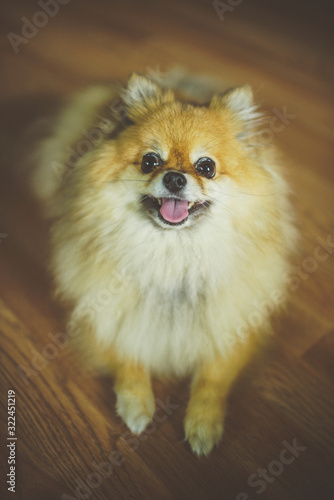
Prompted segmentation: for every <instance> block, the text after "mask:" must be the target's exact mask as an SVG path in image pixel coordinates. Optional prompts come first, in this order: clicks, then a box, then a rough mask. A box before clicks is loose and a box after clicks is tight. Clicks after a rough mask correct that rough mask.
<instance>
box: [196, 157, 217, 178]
mask: <svg viewBox="0 0 334 500" xmlns="http://www.w3.org/2000/svg"><path fill="white" fill-rule="evenodd" d="M195 170H196V172H197V173H198V174H199V175H202V176H203V177H206V178H207V179H212V178H213V177H214V176H215V174H216V165H215V162H214V161H213V160H211V158H200V159H199V160H198V161H197V162H196V163H195Z"/></svg>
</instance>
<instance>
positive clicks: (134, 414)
mask: <svg viewBox="0 0 334 500" xmlns="http://www.w3.org/2000/svg"><path fill="white" fill-rule="evenodd" d="M116 409H117V413H118V415H119V416H120V417H121V418H122V420H123V421H124V423H125V424H126V425H127V426H128V428H129V429H130V431H131V432H133V434H141V433H142V432H143V431H144V430H145V429H146V427H147V426H148V424H149V423H150V422H151V421H152V418H153V415H154V411H155V404H154V397H153V394H150V395H146V396H138V395H136V394H133V393H131V392H126V393H118V394H117V404H116Z"/></svg>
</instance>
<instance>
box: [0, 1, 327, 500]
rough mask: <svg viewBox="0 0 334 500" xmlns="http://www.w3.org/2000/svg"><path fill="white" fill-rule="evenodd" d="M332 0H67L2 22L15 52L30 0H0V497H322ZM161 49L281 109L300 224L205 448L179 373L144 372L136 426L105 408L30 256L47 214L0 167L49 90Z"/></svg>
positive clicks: (39, 264) (143, 60) (169, 60)
mask: <svg viewBox="0 0 334 500" xmlns="http://www.w3.org/2000/svg"><path fill="white" fill-rule="evenodd" d="M59 1H60V0H59ZM63 3H65V2H63ZM216 3H217V2H216ZM237 4H238V5H237ZM226 5H227V7H226ZM330 5H331V4H330V3H328V4H327V3H324V2H314V1H312V2H307V1H306V2H305V1H304V2H302V1H296V2H289V1H287V0H281V1H279V2H276V1H271V2H269V1H268V2H265V1H254V0H244V1H242V0H241V1H240V2H236V1H235V0H234V1H232V0H226V2H225V7H221V8H220V16H221V17H222V16H223V17H224V19H220V17H219V14H218V13H217V12H216V10H215V8H214V6H213V4H212V2H211V1H203V2H201V1H191V0H186V1H179V2H178V1H176V0H172V1H171V0H168V1H167V0H166V1H165V2H159V1H153V0H152V1H145V2H143V1H142V2H136V1H134V0H125V1H117V2H113V1H103V0H97V1H94V2H88V1H80V2H79V1H78V0H70V1H69V2H68V3H67V4H64V5H59V12H58V13H57V14H56V15H54V17H51V16H50V17H49V18H48V19H47V20H48V22H47V23H46V24H45V22H44V21H45V16H44V18H43V16H42V17H41V16H40V17H36V16H35V20H36V21H37V23H39V24H43V23H44V24H45V26H43V27H40V28H38V29H37V32H36V33H35V34H34V36H31V33H32V31H30V35H29V36H30V39H25V40H26V41H27V42H28V43H23V42H22V40H21V41H19V42H18V41H17V40H20V39H15V40H16V42H15V43H16V44H17V45H16V49H17V52H18V53H17V54H16V53H15V51H14V48H13V46H12V45H11V43H12V44H14V42H13V40H14V39H13V38H11V41H10V40H9V38H8V37H7V34H8V33H9V32H12V33H15V34H16V35H20V36H22V27H23V25H24V23H25V22H26V21H24V20H22V17H24V16H25V17H26V18H27V19H29V20H31V19H32V18H33V16H34V14H35V13H36V12H37V11H38V10H41V9H40V7H38V4H37V1H36V2H35V1H34V2H27V1H25V2H23V0H22V1H20V0H14V1H13V2H7V6H6V7H2V9H3V12H2V14H1V19H2V28H1V38H0V48H1V53H2V56H1V57H2V61H1V64H2V65H1V68H2V71H1V82H0V89H1V92H0V95H1V111H0V114H1V135H0V137H1V139H0V140H1V143H0V149H1V158H2V160H1V162H2V165H1V196H0V208H1V220H0V257H1V267H0V294H1V301H0V334H1V365H0V373H1V379H0V386H1V405H0V412H1V465H2V470H3V471H6V474H7V473H8V472H9V469H8V468H9V466H8V464H7V457H8V455H9V448H8V447H6V444H7V443H8V440H7V437H8V434H7V391H8V390H14V391H15V393H16V436H17V441H16V458H17V468H16V493H15V494H14V493H9V492H8V491H7V485H6V483H5V480H4V475H3V474H2V475H1V484H0V492H1V498H17V499H24V500H53V499H60V498H64V499H65V498H72V499H73V498H92V499H108V500H110V499H111V500H117V499H154V500H156V499H159V500H160V499H180V500H181V499H182V500H183V499H185V500H187V499H191V500H192V499H199V500H202V499H203V500H204V499H213V500H216V499H217V500H218V499H219V500H222V499H224V500H225V499H227V500H250V499H252V500H254V499H257V498H259V499H265V500H267V499H269V500H329V499H332V498H334V472H333V467H334V404H333V393H334V368H333V366H334V365H333V352H334V247H333V242H334V224H333V220H334V217H333V209H334V203H333V201H334V164H333V142H332V140H333V129H334V123H333V117H334V106H333V86H332V83H333V74H334V71H333V61H332V53H333V43H332V41H333V40H332V36H331V30H332V26H331V23H332V15H331V10H330V9H331V7H330ZM223 11H224V12H223ZM43 20H44V21H43ZM27 29H28V28H26V30H27ZM30 30H31V28H30ZM21 42H22V43H21ZM14 45H15V44H14ZM175 64H179V65H185V66H186V67H188V68H189V69H190V70H193V71H196V72H200V73H207V74H211V75H213V76H218V77H222V78H224V79H226V81H227V82H229V83H230V84H240V83H246V82H247V83H250V84H252V85H253V87H254V89H255V92H256V96H257V99H258V100H259V101H260V102H262V103H263V105H264V106H265V107H266V108H267V109H268V110H269V112H270V113H272V114H273V116H276V117H281V118H278V119H280V120H281V121H280V122H279V123H280V124H281V125H282V126H280V127H278V128H279V130H277V127H276V129H275V130H274V131H273V130H272V129H269V130H267V137H269V140H271V139H273V140H275V142H276V143H277V144H279V146H280V147H281V149H282V151H283V153H284V155H285V158H286V162H287V165H288V175H289V180H290V183H291V185H292V186H293V190H294V193H295V195H294V203H295V206H296V213H297V217H298V225H299V227H300V230H301V234H302V239H301V249H300V253H299V255H298V256H297V258H296V269H295V273H294V275H293V281H292V282H291V290H292V292H291V302H290V305H289V308H288V310H287V311H286V314H285V315H284V316H283V317H282V318H280V319H279V321H277V325H276V335H275V338H274V339H273V341H272V343H271V345H270V346H269V348H268V350H267V352H266V353H265V355H264V356H262V357H261V359H258V360H256V361H255V362H254V363H253V364H252V366H250V367H249V369H248V370H247V371H246V372H245V374H244V376H243V377H242V378H241V380H240V381H239V382H238V384H237V385H236V386H235V389H234V391H233V394H232V395H231V399H230V404H229V412H228V416H227V420H226V426H225V427H226V430H225V434H224V439H223V441H222V443H221V444H220V446H219V447H218V448H217V449H215V450H214V451H213V452H212V454H211V456H210V457H209V458H207V459H198V458H196V457H195V456H193V455H192V453H191V451H190V449H189V446H188V445H187V443H185V442H184V441H183V438H184V436H183V428H182V420H183V417H184V414H185V408H186V403H187V397H188V381H170V382H159V381H155V382H154V389H155V394H156V397H157V403H158V406H159V411H158V415H159V418H158V420H159V421H158V420H156V421H155V423H154V425H152V426H151V427H149V429H148V431H147V432H146V433H145V434H144V435H143V436H142V437H141V439H137V438H135V439H134V438H133V437H132V436H131V435H130V434H129V433H128V432H127V430H126V428H125V426H124V425H123V424H122V422H121V421H120V419H119V418H117V417H116V416H115V411H114V404H115V397H114V394H113V388H112V381H111V379H109V378H108V377H97V376H94V377H91V376H89V375H88V374H86V373H85V371H84V368H83V367H80V366H79V365H78V364H77V362H76V356H75V353H72V352H71V350H70V349H69V348H68V346H63V345H62V341H63V337H62V335H61V333H60V332H63V331H64V321H63V311H62V310H61V308H60V307H59V306H57V305H56V304H54V303H53V301H52V299H51V284H50V279H49V277H48V275H47V272H46V269H45V260H46V257H47V253H48V249H47V227H46V225H45V223H44V222H43V220H42V218H41V216H40V213H39V209H38V206H37V205H36V203H35V202H34V200H32V199H31V198H30V196H29V193H28V192H27V189H25V187H24V186H23V187H22V186H21V187H19V186H18V183H17V182H16V181H15V180H13V179H11V177H10V176H9V175H8V172H10V171H12V170H13V169H14V168H15V166H16V165H15V162H16V160H15V157H16V156H15V154H16V153H20V151H21V150H22V142H21V139H20V137H19V136H16V137H15V138H14V139H13V134H16V133H17V131H18V130H19V129H20V128H24V127H25V126H26V124H27V123H28V122H29V120H30V119H31V118H33V117H34V116H37V115H38V114H39V112H40V111H41V110H44V109H46V107H47V106H48V105H51V104H52V102H53V100H54V97H59V96H63V95H66V94H68V92H70V91H73V90H76V89H79V88H81V87H82V86H83V85H87V84H89V83H94V82H96V81H105V80H114V79H116V80H120V81H124V80H125V79H126V77H127V76H128V74H129V73H130V72H131V71H133V70H137V71H140V72H148V73H152V72H153V71H162V72H164V71H166V69H167V68H169V67H170V66H173V65H175ZM282 116H283V118H282ZM276 123H277V122H276ZM12 147H13V148H14V153H15V154H12V152H11V151H10V150H11V148H12ZM57 334H59V335H57ZM57 343H58V344H57ZM285 449H287V450H288V451H284V450H285ZM291 450H292V451H291ZM102 462H104V465H103V464H102V465H99V464H101V463H102ZM106 462H108V464H107V463H106ZM101 467H102V469H103V470H102V469H101ZM98 469H99V470H98ZM93 473H94V474H93ZM103 474H104V476H103ZM258 475H259V477H258ZM260 476H262V478H261V477H260ZM79 485H80V487H79ZM77 488H78V489H77ZM62 495H63V496H62ZM66 495H67V496H66Z"/></svg>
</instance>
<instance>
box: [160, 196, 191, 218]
mask: <svg viewBox="0 0 334 500" xmlns="http://www.w3.org/2000/svg"><path fill="white" fill-rule="evenodd" d="M161 201H162V205H161V208H160V213H161V215H162V216H163V218H164V219H165V220H167V221H168V222H174V223H175V222H181V220H183V219H185V218H186V217H188V202H187V201H186V200H175V199H174V198H162V200H161Z"/></svg>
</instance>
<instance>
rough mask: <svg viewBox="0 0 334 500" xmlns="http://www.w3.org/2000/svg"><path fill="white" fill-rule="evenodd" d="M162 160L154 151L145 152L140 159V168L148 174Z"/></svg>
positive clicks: (158, 165)
mask: <svg viewBox="0 0 334 500" xmlns="http://www.w3.org/2000/svg"><path fill="white" fill-rule="evenodd" d="M161 164H162V160H161V158H160V156H159V155H157V154H155V153H147V154H146V155H144V156H143V159H142V161H141V170H142V172H143V173H144V174H150V173H151V172H153V170H154V169H155V168H157V167H160V165H161Z"/></svg>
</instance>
